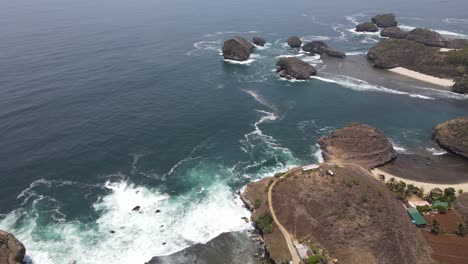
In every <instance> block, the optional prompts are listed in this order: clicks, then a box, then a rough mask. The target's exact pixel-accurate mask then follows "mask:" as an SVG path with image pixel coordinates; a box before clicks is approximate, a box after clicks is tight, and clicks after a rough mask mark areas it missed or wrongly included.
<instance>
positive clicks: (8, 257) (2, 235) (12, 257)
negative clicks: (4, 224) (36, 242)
mask: <svg viewBox="0 0 468 264" xmlns="http://www.w3.org/2000/svg"><path fill="white" fill-rule="evenodd" d="M25 254H26V249H25V248H24V245H23V244H22V243H21V242H20V241H19V240H18V239H16V237H15V236H14V235H12V234H10V233H7V232H5V231H2V230H0V263H1V264H23V259H24V256H25Z"/></svg>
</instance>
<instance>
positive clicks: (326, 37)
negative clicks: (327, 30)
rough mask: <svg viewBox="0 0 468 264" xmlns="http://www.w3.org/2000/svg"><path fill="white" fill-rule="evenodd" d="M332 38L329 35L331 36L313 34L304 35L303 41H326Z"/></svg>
mask: <svg viewBox="0 0 468 264" xmlns="http://www.w3.org/2000/svg"><path fill="white" fill-rule="evenodd" d="M331 38H332V37H329V36H315V35H311V36H305V37H302V38H301V40H302V42H310V41H316V40H320V41H325V40H330V39H331Z"/></svg>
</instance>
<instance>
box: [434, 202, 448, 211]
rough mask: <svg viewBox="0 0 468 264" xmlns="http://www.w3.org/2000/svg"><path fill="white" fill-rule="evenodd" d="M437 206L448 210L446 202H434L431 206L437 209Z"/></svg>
mask: <svg viewBox="0 0 468 264" xmlns="http://www.w3.org/2000/svg"><path fill="white" fill-rule="evenodd" d="M437 206H443V207H445V208H446V209H448V203H447V202H442V201H435V202H434V203H433V204H432V207H434V208H437Z"/></svg>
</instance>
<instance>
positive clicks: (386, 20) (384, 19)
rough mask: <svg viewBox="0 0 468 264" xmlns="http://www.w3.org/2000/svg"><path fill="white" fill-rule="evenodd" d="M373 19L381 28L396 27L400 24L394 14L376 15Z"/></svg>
mask: <svg viewBox="0 0 468 264" xmlns="http://www.w3.org/2000/svg"><path fill="white" fill-rule="evenodd" d="M371 21H372V23H374V24H376V25H377V26H378V27H381V28H388V27H396V26H397V25H398V22H397V21H396V19H395V15H394V14H381V15H376V16H374V17H373V18H372V19H371Z"/></svg>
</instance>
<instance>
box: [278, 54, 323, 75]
mask: <svg viewBox="0 0 468 264" xmlns="http://www.w3.org/2000/svg"><path fill="white" fill-rule="evenodd" d="M276 71H277V72H278V74H279V75H280V76H281V77H283V78H286V79H299V80H305V79H308V78H309V77H310V76H312V75H315V74H317V70H316V69H315V68H314V67H313V66H312V65H310V64H308V63H306V62H304V61H302V60H300V59H298V58H294V57H291V58H285V57H283V58H280V59H279V60H278V62H277V63H276Z"/></svg>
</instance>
